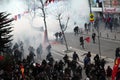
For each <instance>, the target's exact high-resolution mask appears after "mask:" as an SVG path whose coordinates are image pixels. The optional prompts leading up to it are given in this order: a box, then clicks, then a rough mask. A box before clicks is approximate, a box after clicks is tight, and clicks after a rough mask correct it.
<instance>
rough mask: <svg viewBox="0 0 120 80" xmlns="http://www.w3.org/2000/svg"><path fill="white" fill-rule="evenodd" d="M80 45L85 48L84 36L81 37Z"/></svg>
mask: <svg viewBox="0 0 120 80" xmlns="http://www.w3.org/2000/svg"><path fill="white" fill-rule="evenodd" d="M80 45H81V46H82V48H83V49H84V39H83V36H81V37H80Z"/></svg>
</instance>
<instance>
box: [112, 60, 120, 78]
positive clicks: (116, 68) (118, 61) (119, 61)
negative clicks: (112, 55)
mask: <svg viewBox="0 0 120 80" xmlns="http://www.w3.org/2000/svg"><path fill="white" fill-rule="evenodd" d="M119 64H120V58H117V59H116V60H115V64H114V66H113V71H112V80H115V77H116V74H117V72H118V66H119Z"/></svg>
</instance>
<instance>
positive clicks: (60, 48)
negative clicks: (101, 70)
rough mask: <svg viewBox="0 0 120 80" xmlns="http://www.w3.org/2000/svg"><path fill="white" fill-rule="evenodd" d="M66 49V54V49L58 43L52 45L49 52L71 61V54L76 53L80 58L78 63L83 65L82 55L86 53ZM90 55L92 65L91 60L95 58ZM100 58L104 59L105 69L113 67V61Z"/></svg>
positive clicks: (70, 48)
mask: <svg viewBox="0 0 120 80" xmlns="http://www.w3.org/2000/svg"><path fill="white" fill-rule="evenodd" d="M68 49H69V51H67V52H66V47H65V45H62V44H60V43H57V44H52V49H51V51H52V52H54V53H59V54H61V55H65V54H67V55H68V56H69V57H70V58H71V59H72V54H73V52H74V51H76V52H77V54H78V55H79V58H80V60H79V63H80V64H82V65H83V59H84V57H85V56H83V54H84V53H87V51H83V50H79V49H75V48H73V47H70V46H69V48H68ZM91 55H92V56H91V61H92V63H93V62H94V60H93V58H94V56H95V55H96V54H94V53H91ZM101 58H104V59H105V60H106V62H107V63H106V65H105V68H106V67H107V66H108V65H110V66H111V68H112V67H113V64H114V63H113V62H114V59H111V58H107V57H106V56H101Z"/></svg>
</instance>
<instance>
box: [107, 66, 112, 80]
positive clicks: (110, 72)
mask: <svg viewBox="0 0 120 80" xmlns="http://www.w3.org/2000/svg"><path fill="white" fill-rule="evenodd" d="M106 76H107V80H111V76H112V68H111V67H110V66H108V67H107V69H106Z"/></svg>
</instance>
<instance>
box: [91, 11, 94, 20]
mask: <svg viewBox="0 0 120 80" xmlns="http://www.w3.org/2000/svg"><path fill="white" fill-rule="evenodd" d="M93 21H94V14H92V13H90V22H93Z"/></svg>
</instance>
